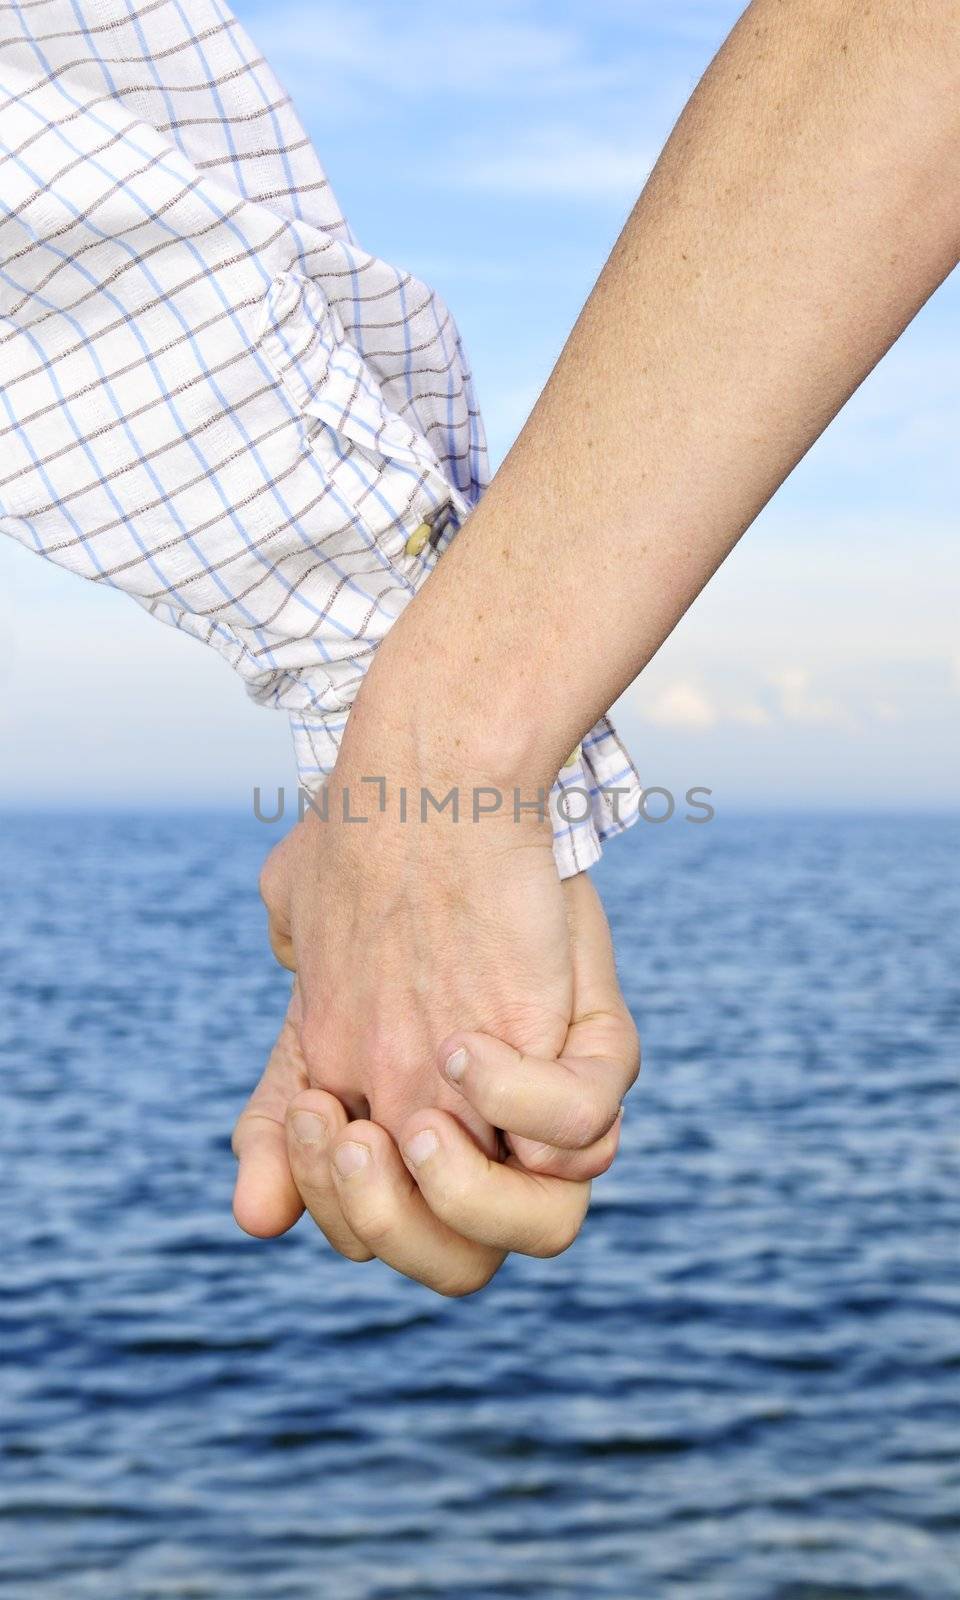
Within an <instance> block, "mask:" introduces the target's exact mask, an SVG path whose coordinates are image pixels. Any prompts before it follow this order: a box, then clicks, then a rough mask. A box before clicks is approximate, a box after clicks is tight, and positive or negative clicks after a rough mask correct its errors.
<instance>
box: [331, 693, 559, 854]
mask: <svg viewBox="0 0 960 1600" xmlns="http://www.w3.org/2000/svg"><path fill="white" fill-rule="evenodd" d="M383 665H384V667H387V668H388V670H379V671H378V670H377V664H376V663H375V665H374V666H372V667H371V669H370V671H369V673H368V674H367V677H366V679H365V680H364V682H363V684H362V686H361V689H360V691H359V693H358V695H357V698H356V701H355V702H354V706H353V709H352V711H351V713H350V718H349V721H348V723H347V728H346V730H345V733H344V736H343V741H342V744H341V748H340V755H339V758H338V761H337V766H336V770H335V773H334V777H333V780H332V781H333V782H334V784H335V786H337V787H339V788H341V789H342V788H343V787H344V786H346V785H349V787H350V790H351V792H356V791H358V789H360V788H362V789H363V790H364V792H365V795H366V796H367V797H368V808H369V805H371V804H372V805H374V806H375V807H376V808H377V809H378V810H379V811H380V812H381V813H385V814H388V815H389V816H390V817H393V818H394V819H395V820H401V821H404V822H408V823H409V822H413V823H426V822H431V821H433V820H436V821H437V822H438V823H440V824H441V825H442V823H443V822H446V821H451V820H456V821H457V822H459V823H461V824H474V825H478V824H482V825H483V826H482V827H480V828H478V827H471V829H470V830H469V831H470V833H471V834H472V833H476V832H482V833H483V834H486V833H487V832H488V831H489V827H490V826H495V827H497V828H499V829H500V830H501V832H502V830H503V827H504V826H505V825H506V824H513V825H515V829H516V831H515V830H514V827H511V828H510V829H509V837H510V838H511V840H515V841H516V842H517V843H518V844H519V843H529V842H532V841H533V840H535V839H540V840H542V842H544V843H546V844H549V843H550V841H551V838H552V827H551V823H550V818H549V804H548V802H549V794H550V789H551V786H552V784H553V783H554V781H555V779H556V775H557V767H556V766H553V765H552V764H548V760H549V758H545V756H544V753H543V752H542V750H541V749H540V748H539V747H538V743H537V740H536V739H535V738H530V737H528V736H527V735H526V733H525V732H524V730H523V728H522V725H520V724H519V719H518V723H517V725H516V726H513V727H510V726H505V727H504V729H503V730H502V731H501V729H500V728H499V726H498V723H497V720H496V718H491V719H490V720H489V721H487V720H485V719H480V718H475V717H474V715H473V714H472V708H471V707H470V705H469V702H468V701H466V700H463V699H461V698H460V697H459V696H456V695H451V694H449V693H444V691H443V688H442V686H438V685H436V684H435V683H434V682H433V681H432V679H431V678H430V677H429V676H428V675H426V676H425V675H424V674H422V673H421V672H420V671H419V670H417V671H414V672H413V673H411V674H409V675H408V674H406V673H404V674H403V675H401V674H400V673H399V672H396V671H394V669H393V664H392V663H386V662H385V663H384V664H383ZM339 803H340V802H337V804H338V805H339ZM463 843H464V844H466V843H467V836H466V835H465V836H464V838H463Z"/></svg>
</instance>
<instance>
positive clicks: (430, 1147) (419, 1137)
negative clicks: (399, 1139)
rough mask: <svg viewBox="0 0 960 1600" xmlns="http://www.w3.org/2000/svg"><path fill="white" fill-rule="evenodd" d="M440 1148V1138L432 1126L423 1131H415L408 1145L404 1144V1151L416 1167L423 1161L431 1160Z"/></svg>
mask: <svg viewBox="0 0 960 1600" xmlns="http://www.w3.org/2000/svg"><path fill="white" fill-rule="evenodd" d="M439 1149H440V1140H439V1139H438V1138H437V1136H436V1134H435V1133H434V1131H433V1129H432V1128H424V1130H423V1132H422V1133H415V1134H414V1136H413V1138H412V1139H411V1140H410V1143H409V1144H408V1145H404V1149H403V1153H404V1155H405V1156H406V1158H407V1160H408V1161H410V1162H412V1164H413V1165H414V1166H415V1167H419V1166H420V1164H421V1162H423V1161H429V1160H430V1157H431V1156H435V1155H436V1153H437V1151H438V1150H439Z"/></svg>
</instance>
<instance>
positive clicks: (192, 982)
mask: <svg viewBox="0 0 960 1600" xmlns="http://www.w3.org/2000/svg"><path fill="white" fill-rule="evenodd" d="M271 837H272V830H268V829H266V828H264V827H263V826H260V825H258V824H256V823H254V822H253V820H252V819H251V820H246V819H238V818H236V817H229V816H222V817H218V816H210V815H206V816H172V815H171V816H167V817H159V816H158V817H146V816H141V817H113V816H106V815H104V816H85V817H79V816H78V817H73V818H67V817H42V816H36V817H33V818H25V817H19V818H11V817H7V818H4V819H2V821H0V884H2V895H3V916H2V920H0V1065H2V1074H0V1160H2V1177H0V1184H2V1188H0V1225H2V1251H3V1256H2V1309H0V1593H2V1595H3V1596H4V1600H54V1597H56V1600H83V1597H86V1596H97V1597H99V1600H175V1597H176V1600H227V1597H230V1600H327V1597H332V1600H401V1597H403V1600H427V1597H433V1596H439V1597H443V1600H447V1597H462V1600H487V1597H491V1600H492V1597H494V1596H517V1597H519V1596H535V1597H538V1600H566V1597H570V1600H584V1597H589V1596H598V1597H599V1596H605V1597H606V1596H609V1597H614V1600H674V1597H676V1600H858V1597H870V1600H948V1597H958V1596H960V1464H958V1457H960V1322H958V1311H960V1274H958V1248H957V1247H958V1238H960V1226H958V1224H960V1216H958V1161H957V1153H958V1126H960V1117H958V1110H960V1106H958V1099H960V1097H958V1084H960V1073H958V1060H960V885H958V872H957V862H958V847H960V822H958V821H957V820H951V819H949V818H941V819H937V818H921V817H899V818H898V817H885V818H873V819H866V818H854V817H845V818H844V817H815V816H807V817H786V816H782V817H767V818H764V819H749V818H746V817H744V818H730V817H724V816H723V815H722V814H721V815H720V816H719V817H718V818H717V819H716V820H715V821H714V822H712V823H710V824H709V825H707V826H695V825H692V824H687V823H684V822H682V821H680V820H678V819H676V818H675V819H674V820H673V821H671V822H670V823H669V824H665V825H662V826H659V827H654V826H652V825H641V826H640V827H639V828H636V829H634V830H633V833H632V835H630V836H629V837H627V838H625V839H624V840H622V841H618V842H617V843H615V844H614V845H613V846H611V847H610V849H609V851H608V854H607V857H606V860H605V862H604V864H603V866H602V869H601V871H600V873H599V874H598V877H599V881H600V885H601V888H602V890H603V893H604V896H605V899H606V902H607V905H608V909H609V913H610V916H611V919H612V922H613V924H614V928H615V932H616V935H617V942H618V946H619V952H620V961H621V970H622V977H623V982H624V986H625V989H626V993H627V996H628V999H629V1001H630V1004H631V1006H632V1008H633V1010H634V1013H635V1015H636V1017H637V1020H638V1022H639V1024H640V1027H641V1030H642V1033H643V1036H644V1042H645V1064H644V1069H643V1073H642V1076H641V1080H640V1083H639V1085H638V1087H637V1089H636V1090H635V1091H634V1093H633V1096H632V1098H631V1100H630V1102H629V1104H628V1110H627V1116H626V1120H625V1128H624V1138H623V1149H622V1154H621V1156H620V1159H619V1161H618V1163H617V1165H616V1167H615V1168H614V1169H613V1171H611V1172H610V1173H609V1174H608V1175H607V1176H605V1177H604V1178H602V1179H601V1180H600V1181H599V1182H598V1183H597V1184H596V1187H595V1199H594V1205H593V1209H592V1212H591V1215H590V1217H589V1219H588V1222H587V1225H586V1227H585V1229H584V1232H583V1234H582V1236H581V1238H580V1240H579V1241H578V1242H577V1244H576V1245H575V1246H574V1248H573V1249H572V1250H571V1251H570V1252H569V1253H568V1254H567V1255H565V1256H563V1257H561V1258H559V1259H558V1260H555V1261H548V1262H535V1261H528V1260H524V1259H520V1258H515V1259H513V1260H512V1261H510V1262H509V1263H508V1264H507V1266H506V1268H505V1270H504V1271H503V1272H502V1273H501V1275H500V1276H499V1277H498V1278H497V1279H496V1280H495V1281H494V1283H493V1285H492V1286H491V1287H490V1288H489V1289H488V1290H487V1291H486V1292H485V1293H483V1294H481V1295H479V1296H476V1297H474V1298H471V1299H468V1300H464V1301H458V1302H447V1301H442V1300H440V1299H437V1298H435V1297H433V1296H431V1295H430V1294H429V1293H428V1292H427V1291H426V1290H425V1289H423V1288H421V1287H420V1286H419V1285H415V1284H411V1283H409V1282H406V1281H404V1280H401V1279H399V1278H397V1277H396V1276H394V1275H393V1274H392V1273H391V1272H390V1271H389V1270H388V1269H387V1268H385V1267H382V1266H380V1265H379V1264H377V1263H374V1264H371V1265H368V1266H362V1267H360V1266H356V1265H354V1264H351V1263H348V1262H343V1261H341V1260H339V1259H337V1258H335V1257H334V1256H332V1255H331V1254H330V1252H329V1251H328V1249H327V1248H326V1246H325V1245H324V1243H323V1242H322V1240H321V1239H320V1237H319V1235H317V1234H316V1232H315V1231H314V1230H313V1229H312V1226H311V1225H310V1224H309V1223H306V1224H301V1225H300V1226H299V1227H298V1228H297V1229H295V1230H294V1232H293V1233H292V1234H290V1235H289V1236H288V1237H287V1238H285V1239H283V1240H280V1241H276V1242H273V1243H259V1242H256V1241H253V1240H250V1239H247V1238H245V1237H244V1236H243V1235H242V1234H240V1233H239V1232H238V1230H237V1229H236V1227H235V1225H234V1223H233V1222H232V1219H231V1215H230V1192H231V1185H232V1179H233V1162H232V1158H231V1155H230V1152H229V1144H228V1140H229V1132H230V1127H231V1123H232V1120H233V1118H234V1115H235V1114H236V1112H237V1111H238V1110H239V1109H240V1107H241V1105H242V1103H243V1100H244V1098H245V1095H246V1093H247V1092H248V1090H249V1088H250V1086H251V1085H252V1083H253V1081H254V1079H255V1078H256V1076H257V1075H258V1073H259V1070H260V1067H261V1065H262V1062H263V1060H264V1058H265V1055H266V1053H267V1050H268V1047H269V1045H270V1042H271V1036H272V1034H273V1032H274V1030H275V1028H276V1025H277V1022H278V1019H279V1017H280V1014H281V1011H282V1008H283V1004H284V994H285V989H286V983H287V980H286V977H285V975H284V974H282V973H280V972H279V970H277V969H275V968H273V967H272V966H271V963H270V961H269V959H268V957H267V955H266V954H265V946H264V939H263V918H262V915H261V913H260V909H259V905H258V902H257V899H256V893H255V879H256V870H257V866H258V863H259V861H260V859H261V857H262V856H263V854H264V852H265V849H266V846H267V845H268V843H269V842H270V839H271Z"/></svg>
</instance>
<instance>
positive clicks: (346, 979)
mask: <svg viewBox="0 0 960 1600" xmlns="http://www.w3.org/2000/svg"><path fill="white" fill-rule="evenodd" d="M359 709H360V702H358V706H357V708H356V711H355V715H356V712H359ZM348 731H349V730H348ZM381 760H383V758H382V757H381ZM384 765H385V766H386V770H387V772H388V774H390V776H389V777H388V779H387V801H386V806H385V808H384V810H383V811H380V810H379V809H378V805H377V798H378V791H377V789H376V788H375V787H374V788H371V786H370V785H369V783H367V784H364V782H363V778H364V776H365V775H366V774H367V773H368V772H371V771H372V772H375V771H376V770H377V766H376V764H375V756H374V755H373V754H372V753H370V754H365V753H363V752H362V751H361V752H360V753H358V752H357V750H356V748H355V745H354V746H352V747H349V748H348V745H347V742H346V741H345V744H344V750H343V751H342V753H341V759H340V761H339V762H338V765H337V769H336V771H335V772H334V774H333V777H332V779H331V782H330V785H329V789H328V794H327V817H326V820H321V818H320V817H318V816H317V815H316V814H314V813H312V812H308V814H307V817H306V819H305V820H304V821H303V822H302V823H301V824H300V825H299V826H298V827H297V828H296V829H294V831H293V833H292V834H290V835H289V836H288V838H287V839H286V840H285V841H284V842H283V843H282V845H280V846H279V847H278V848H277V849H276V850H275V851H274V852H273V854H272V855H271V857H270V859H269V861H268V863H267V865H266V867H265V870H264V873H263V878H262V892H263V896H264V900H265V902H266V904H267V907H268V911H269V913H270V924H271V930H272V934H271V936H272V940H273V942H274V947H275V949H276V950H277V951H278V953H280V954H281V956H283V955H285V956H286V958H287V959H288V961H290V963H291V964H292V965H294V966H295V968H296V971H297V973H298V978H299V989H300V999H301V1013H302V1014H301V1019H300V1023H299V1042H300V1047H301V1049H302V1052H303V1057H304V1060H305V1063H306V1068H307V1073H308V1076H309V1080H310V1082H311V1084H313V1085H314V1086H315V1087H317V1088H321V1089H324V1090H326V1091H328V1092H329V1093H330V1094H332V1095H334V1096H335V1097H336V1098H337V1099H338V1100H339V1101H340V1102H341V1104H342V1105H343V1106H344V1107H345V1108H346V1110H347V1111H348V1113H349V1114H350V1115H351V1116H352V1117H354V1118H357V1117H369V1118H370V1119H371V1120H372V1121H374V1122H376V1123H379V1124H380V1126H381V1127H383V1128H384V1129H386V1130H387V1132H389V1133H390V1134H392V1135H394V1136H395V1137H400V1136H401V1135H402V1132H403V1130H404V1127H405V1125H406V1123H407V1122H408V1120H409V1118H410V1117H411V1116H412V1115H413V1113H414V1112H417V1111H421V1110H424V1109H426V1108H427V1107H434V1106H439V1107H441V1108H443V1109H446V1110H447V1111H449V1112H450V1113H451V1114H452V1115H454V1116H456V1117H458V1118H459V1119H460V1120H461V1121H462V1122H463V1123H464V1125H465V1126H466V1127H468V1128H469V1129H470V1131H471V1133H472V1134H473V1135H474V1137H475V1138H476V1140H477V1141H478V1143H479V1144H480V1145H481V1147H482V1148H483V1149H485V1150H486V1151H487V1153H488V1154H490V1155H493V1154H496V1152H497V1148H498V1146H497V1138H496V1134H495V1132H494V1129H493V1126H492V1125H491V1123H490V1122H489V1121H488V1120H486V1119H485V1118H484V1117H482V1116H479V1115H478V1114H477V1113H476V1112H475V1110H474V1109H473V1107H472V1106H470V1104H469V1103H468V1102H467V1101H465V1100H464V1098H463V1096H462V1095H461V1094H460V1092H459V1091H458V1089H456V1088H455V1087H454V1086H453V1085H452V1084H451V1083H448V1082H443V1081H439V1082H438V1079H437V1075H436V1067H435V1061H436V1053H437V1048H438V1046H439V1044H440V1042H441V1041H442V1040H444V1039H445V1038H447V1037H448V1036H449V1035H450V1034H452V1033H453V1032H454V1031H460V1030H464V1029H466V1030H469V1031H471V1032H478V1033H484V1034H489V1035H492V1036H493V1037H495V1038H497V1039H500V1040H502V1041H504V1042H505V1043H506V1044H507V1045H509V1046H512V1047H513V1048H514V1049H515V1050H520V1051H523V1052H525V1053H527V1054H529V1055H532V1056H535V1057H538V1058H541V1059H545V1060H552V1059H555V1058H556V1056H557V1055H558V1054H559V1052H560V1049H561V1047H562V1045H563V1042H564V1039H565V1038H566V1034H567V1029H568V1027H569V1025H570V1019H571V1015H572V1002H573V959H572V951H571V939H570V927H569V922H568V913H567V906H566V903H565V898H564V893H563V890H562V888H561V884H560V880H559V878H558V876H557V870H556V866H555V864H554V859H553V852H552V835H551V830H550V826H549V823H548V822H545V821H543V820H541V819H539V818H538V817H537V816H535V815H534V816H529V815H523V816H522V819H521V821H519V822H516V821H515V820H514V814H513V809H512V797H511V803H510V806H509V808H506V807H505V808H504V811H503V814H500V815H497V816H496V817H484V818H483V819H482V820H481V821H479V822H474V821H472V820H471V818H472V811H471V801H472V795H471V792H470V791H463V790H461V795H460V806H461V811H460V817H459V820H458V821H455V820H454V819H453V817H452V815H451V814H450V813H447V812H445V813H443V814H439V815H438V814H437V813H436V812H435V811H433V810H432V808H430V807H428V808H427V810H426V812H425V814H424V815H425V819H426V820H421V812H420V783H419V781H418V775H416V774H415V775H414V776H413V777H412V778H410V776H409V775H410V770H411V765H412V764H410V765H405V766H401V765H400V764H399V763H396V764H394V763H392V762H391V763H388V762H384ZM398 770H399V772H400V774H401V778H400V780H399V781H403V782H404V785H405V787H406V789H407V815H406V818H405V819H404V818H402V816H401V813H400V799H399V781H398V779H397V778H395V777H394V775H393V774H394V773H395V772H397V771H398ZM361 813H362V814H365V815H366V816H367V820H366V821H365V822H356V821H350V820H345V818H350V817H356V816H358V815H359V814H361ZM614 1109H615V1108H614ZM597 1131H598V1132H603V1131H605V1130H603V1129H600V1130H597Z"/></svg>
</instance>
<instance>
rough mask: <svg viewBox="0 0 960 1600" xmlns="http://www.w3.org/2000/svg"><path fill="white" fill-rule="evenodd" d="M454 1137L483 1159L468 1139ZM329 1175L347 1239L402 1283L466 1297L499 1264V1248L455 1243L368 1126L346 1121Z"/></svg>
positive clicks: (394, 1153)
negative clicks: (356, 1241)
mask: <svg viewBox="0 0 960 1600" xmlns="http://www.w3.org/2000/svg"><path fill="white" fill-rule="evenodd" d="M449 1120H450V1121H451V1122H454V1119H453V1118H452V1117H451V1118H450V1119H449ZM454 1126H458V1125H457V1124H456V1123H454ZM458 1131H459V1133H460V1137H461V1138H462V1139H463V1141H464V1143H465V1144H466V1145H468V1146H469V1148H470V1149H471V1150H474V1151H476V1153H477V1156H478V1157H479V1158H480V1159H481V1160H484V1161H485V1160H486V1157H485V1156H480V1152H479V1151H478V1150H477V1148H476V1146H475V1145H474V1144H473V1142H472V1140H471V1139H470V1137H469V1135H468V1134H466V1133H464V1132H463V1130H462V1129H458ZM333 1171H334V1175H335V1177H334V1181H335V1183H336V1186H337V1193H338V1195H339V1198H340V1204H341V1206H342V1208H343V1215H344V1217H345V1218H346V1219H347V1220H348V1222H349V1224H350V1226H351V1228H352V1229H353V1231H354V1233H355V1234H356V1235H357V1237H358V1238H359V1239H362V1240H363V1241H364V1243H365V1244H366V1245H367V1246H368V1247H369V1248H370V1249H371V1250H372V1251H374V1252H375V1254H376V1255H378V1256H379V1257H380V1260H381V1261H385V1262H386V1263H387V1265H388V1266H390V1267H393V1268H394V1269H395V1270H396V1271H397V1272H402V1273H403V1274H404V1276H405V1277H408V1278H415V1279H416V1280H417V1281H418V1282H419V1283H424V1284H426V1285H427V1287H428V1288H430V1289H435V1290H436V1291H437V1292H438V1293H439V1294H445V1295H464V1294H473V1293H474V1292H475V1291H476V1290H477V1289H482V1288H483V1286H484V1284H485V1283H488V1282H489V1280H490V1279H491V1278H492V1277H493V1274H494V1273H495V1272H496V1270H497V1268H498V1267H499V1266H500V1264H501V1262H502V1261H503V1251H502V1250H499V1249H497V1248H495V1247H491V1246H489V1245H485V1244H481V1243H477V1242H476V1241H474V1240H472V1239H465V1238H461V1237H460V1236H459V1235H458V1234H457V1233H456V1232H454V1231H452V1230H451V1229H450V1228H448V1227H446V1226H445V1224H444V1223H443V1222H441V1221H440V1220H439V1219H438V1218H437V1217H436V1216H434V1215H433V1213H432V1212H431V1210H430V1208H429V1207H428V1205H427V1203H426V1201H425V1200H424V1197H423V1195H422V1194H421V1193H420V1190H419V1189H418V1188H417V1185H416V1183H415V1182H414V1180H413V1179H412V1178H411V1176H410V1174H409V1172H408V1171H407V1169H406V1167H405V1166H404V1164H403V1162H402V1161H401V1159H400V1155H399V1152H398V1150H397V1147H396V1145H395V1144H394V1142H393V1140H392V1139H391V1138H390V1135H389V1134H388V1133H387V1132H386V1131H385V1129H383V1128H380V1127H378V1126H377V1124H376V1123H375V1122H352V1123H350V1125H349V1127H348V1128H347V1129H346V1131H345V1133H344V1134H342V1135H341V1136H340V1138H339V1139H338V1140H337V1143H336V1146H335V1148H334V1152H333Z"/></svg>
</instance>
